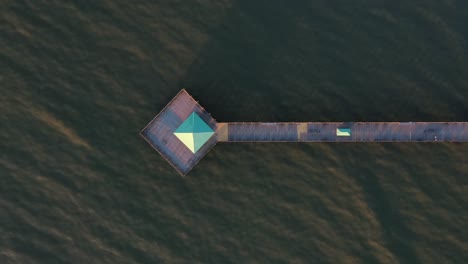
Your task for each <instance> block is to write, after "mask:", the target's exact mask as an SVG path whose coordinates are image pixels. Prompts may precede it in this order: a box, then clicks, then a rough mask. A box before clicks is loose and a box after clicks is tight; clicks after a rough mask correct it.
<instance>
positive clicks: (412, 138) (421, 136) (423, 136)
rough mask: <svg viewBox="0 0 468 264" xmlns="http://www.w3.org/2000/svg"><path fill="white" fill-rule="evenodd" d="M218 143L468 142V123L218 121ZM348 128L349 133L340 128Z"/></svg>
mask: <svg viewBox="0 0 468 264" xmlns="http://www.w3.org/2000/svg"><path fill="white" fill-rule="evenodd" d="M217 127H218V130H220V131H221V130H223V131H222V132H223V137H218V142H297V141H301V142H447V141H448V142H468V122H347V123H340V122H322V123H314V122H304V123H218V124H217ZM339 128H346V129H349V130H350V131H351V133H350V135H349V136H338V135H337V133H336V131H337V129H339Z"/></svg>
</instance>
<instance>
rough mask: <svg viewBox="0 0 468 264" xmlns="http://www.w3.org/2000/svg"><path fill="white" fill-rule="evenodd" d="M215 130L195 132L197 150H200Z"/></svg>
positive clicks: (194, 139)
mask: <svg viewBox="0 0 468 264" xmlns="http://www.w3.org/2000/svg"><path fill="white" fill-rule="evenodd" d="M213 134H214V132H200V133H194V134H193V141H194V149H195V152H196V151H197V150H199V149H200V148H201V147H202V146H203V145H204V144H205V143H206V141H208V139H210V137H211V136H212V135H213Z"/></svg>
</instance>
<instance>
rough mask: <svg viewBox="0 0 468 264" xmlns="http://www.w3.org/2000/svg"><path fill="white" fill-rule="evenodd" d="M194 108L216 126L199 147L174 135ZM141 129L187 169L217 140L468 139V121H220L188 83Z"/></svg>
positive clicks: (177, 164) (181, 170)
mask: <svg viewBox="0 0 468 264" xmlns="http://www.w3.org/2000/svg"><path fill="white" fill-rule="evenodd" d="M192 113H196V114H197V115H198V116H199V117H200V119H201V120H203V121H204V122H205V123H206V124H207V125H208V126H209V127H210V128H211V130H212V131H214V132H215V133H214V134H213V135H212V136H211V137H209V138H208V140H207V141H206V142H205V143H203V144H202V145H201V147H200V148H199V149H198V150H197V151H195V153H194V152H192V150H190V149H189V147H188V146H186V145H185V143H183V142H182V141H181V140H180V139H179V138H178V137H177V136H176V135H174V132H175V131H176V130H177V128H178V127H179V126H181V124H182V123H183V122H184V121H185V120H186V119H187V118H188V117H189V116H193V115H192ZM337 129H339V131H337ZM198 132H201V131H198ZM198 132H197V133H198ZM184 133H185V132H184ZM140 134H141V136H142V137H143V138H144V139H145V140H146V141H147V142H148V143H149V144H150V145H151V146H152V147H153V148H154V149H156V150H157V151H158V152H159V153H160V154H161V155H162V156H163V157H164V158H165V159H166V160H167V161H168V162H169V163H170V164H171V165H172V166H173V167H174V168H175V169H176V170H177V171H178V172H179V173H180V174H181V175H186V174H187V173H188V172H189V171H190V170H191V169H192V168H193V167H194V166H195V165H196V164H197V163H198V161H200V159H202V158H203V156H205V154H206V153H208V151H209V150H210V149H211V148H212V147H213V146H214V145H216V143H217V142H468V122H348V123H342V122H341V123H340V122H321V123H320V122H302V123H300V122H299V123H298V122H292V123H252V122H250V123H249V122H246V123H235V122H232V123H219V122H216V120H214V119H213V118H212V117H211V115H210V114H209V113H208V112H207V111H206V110H205V109H204V108H203V107H201V106H200V105H199V104H198V102H197V101H195V100H194V99H193V98H192V96H190V95H189V94H188V93H187V91H185V90H184V89H182V90H181V91H180V92H179V93H178V94H177V95H176V97H174V98H173V99H172V100H171V101H170V102H169V104H168V105H167V106H166V107H164V109H163V110H162V111H161V112H160V113H159V114H158V115H156V117H155V118H154V119H153V120H152V121H151V122H150V123H149V124H148V125H147V126H146V127H145V128H144V129H143V130H142V131H141V132H140ZM199 139H200V138H199V137H198V136H197V140H199ZM184 140H185V141H187V138H185V139H184ZM192 140H195V136H193V138H192ZM205 140H206V139H205ZM187 142H189V143H188V144H190V138H189V139H188V141H187ZM194 142H195V141H194ZM194 142H192V143H194ZM189 146H190V145H189Z"/></svg>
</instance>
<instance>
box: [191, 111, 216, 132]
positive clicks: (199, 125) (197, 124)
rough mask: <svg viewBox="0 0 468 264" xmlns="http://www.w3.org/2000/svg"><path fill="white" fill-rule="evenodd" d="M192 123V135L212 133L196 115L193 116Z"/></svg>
mask: <svg viewBox="0 0 468 264" xmlns="http://www.w3.org/2000/svg"><path fill="white" fill-rule="evenodd" d="M193 123H194V126H193V132H194V133H203V132H213V129H211V127H209V126H208V125H207V124H206V123H205V121H203V120H202V119H201V118H200V117H199V116H198V115H195V118H194V120H193Z"/></svg>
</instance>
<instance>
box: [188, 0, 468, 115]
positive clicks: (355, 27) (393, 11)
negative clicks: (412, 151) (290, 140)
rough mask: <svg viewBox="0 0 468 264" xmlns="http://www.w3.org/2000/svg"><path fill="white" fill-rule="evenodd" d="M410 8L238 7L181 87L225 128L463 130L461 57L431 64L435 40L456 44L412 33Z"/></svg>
mask: <svg viewBox="0 0 468 264" xmlns="http://www.w3.org/2000/svg"><path fill="white" fill-rule="evenodd" d="M405 8H410V7H409V6H408V7H405V6H401V5H397V4H378V3H373V4H369V3H353V4H351V3H341V4H340V5H334V4H332V3H319V2H310V1H299V2H295V3H294V4H285V3H284V2H281V1H268V2H266V1H260V2H255V3H252V2H249V1H237V2H235V4H234V5H233V6H232V7H231V8H230V10H229V11H227V14H226V16H225V18H224V20H223V21H222V22H221V23H220V24H219V25H217V26H216V27H212V29H211V30H210V32H209V36H210V37H209V39H210V40H209V41H208V42H207V43H206V44H205V46H204V48H203V49H202V50H201V51H200V52H199V54H198V56H197V59H196V60H195V61H194V63H193V64H192V65H191V66H190V68H189V70H188V71H187V73H186V74H185V76H184V77H183V78H181V79H180V81H179V86H180V87H184V88H187V89H188V91H189V92H190V93H192V94H193V95H194V96H195V98H199V99H200V100H202V101H201V103H202V105H204V106H205V108H207V109H208V111H210V112H211V113H212V114H213V116H214V117H215V118H216V119H217V120H220V121H223V122H228V121H466V120H467V118H468V117H467V112H468V111H467V110H468V108H467V105H466V103H465V101H466V100H464V97H463V95H462V94H463V91H465V92H466V88H463V87H464V85H463V83H464V81H465V80H463V77H462V76H463V75H460V74H457V75H456V74H454V72H458V73H460V72H465V73H466V72H467V69H466V68H461V67H462V66H463V65H462V64H456V63H455V64H454V63H453V61H454V60H455V59H456V60H457V61H460V60H459V58H458V56H459V55H460V54H454V53H451V52H447V54H445V55H444V57H441V58H438V62H437V63H434V60H433V58H432V57H431V56H428V55H427V54H428V53H431V52H434V53H437V49H438V48H437V46H436V45H431V44H430V43H428V42H427V37H429V36H431V37H432V38H435V39H438V41H441V42H446V45H453V46H457V45H459V43H453V42H451V41H450V40H446V39H443V38H444V35H443V34H442V33H440V32H439V33H440V34H439V35H437V34H436V35H434V33H433V32H431V31H430V30H424V28H423V26H427V25H419V24H417V23H415V26H414V28H413V29H411V28H408V27H406V25H405V23H406V21H407V20H408V19H410V18H411V17H414V15H415V14H413V13H411V11H406V10H405ZM413 9H414V8H413ZM423 22H424V21H423ZM420 24H423V23H420ZM378 28H382V29H385V30H378ZM414 31H416V32H418V34H415V32H414ZM421 47H423V48H424V49H425V52H424V53H423V52H419V50H418V49H419V48H421ZM463 48H464V46H463V45H462V46H461V49H463ZM447 87H453V89H454V91H457V92H456V93H453V94H450V93H447V92H446V91H444V89H446V88H447Z"/></svg>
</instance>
